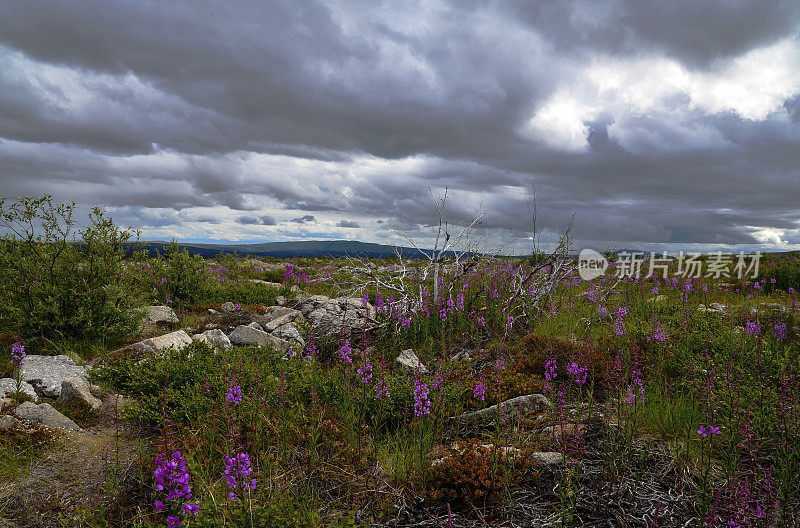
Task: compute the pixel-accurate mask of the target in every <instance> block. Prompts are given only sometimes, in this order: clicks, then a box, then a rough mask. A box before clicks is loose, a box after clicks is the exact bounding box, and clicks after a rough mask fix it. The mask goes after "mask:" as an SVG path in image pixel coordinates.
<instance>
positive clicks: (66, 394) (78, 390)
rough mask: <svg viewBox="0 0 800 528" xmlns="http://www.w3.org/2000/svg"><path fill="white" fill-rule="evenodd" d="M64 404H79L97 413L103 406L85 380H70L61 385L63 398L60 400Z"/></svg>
mask: <svg viewBox="0 0 800 528" xmlns="http://www.w3.org/2000/svg"><path fill="white" fill-rule="evenodd" d="M58 399H59V400H61V401H63V402H64V403H69V402H73V403H79V404H81V405H85V406H86V407H88V408H90V409H91V410H93V411H96V410H97V409H99V408H100V406H101V405H102V404H103V402H101V401H100V400H99V399H97V398H95V397H94V395H92V391H91V388H90V386H89V383H88V382H87V381H86V380H83V379H68V380H64V383H62V384H61V396H60V397H59V398H58Z"/></svg>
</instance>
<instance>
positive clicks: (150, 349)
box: [114, 330, 192, 357]
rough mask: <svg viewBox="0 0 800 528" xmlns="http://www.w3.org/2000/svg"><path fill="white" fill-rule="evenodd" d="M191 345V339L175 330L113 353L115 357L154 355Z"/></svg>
mask: <svg viewBox="0 0 800 528" xmlns="http://www.w3.org/2000/svg"><path fill="white" fill-rule="evenodd" d="M191 343H192V338H191V337H189V334H187V333H186V332H185V331H184V330H177V331H175V332H170V333H169V334H164V335H161V336H156V337H151V338H150V339H145V340H143V341H139V342H137V343H133V344H131V345H128V346H125V347H122V348H120V349H117V350H116V351H114V353H115V354H117V355H125V356H132V357H139V356H144V355H147V354H156V353H158V352H159V351H160V350H165V349H168V348H174V349H175V350H180V349H182V348H184V347H185V346H187V345H190V344H191Z"/></svg>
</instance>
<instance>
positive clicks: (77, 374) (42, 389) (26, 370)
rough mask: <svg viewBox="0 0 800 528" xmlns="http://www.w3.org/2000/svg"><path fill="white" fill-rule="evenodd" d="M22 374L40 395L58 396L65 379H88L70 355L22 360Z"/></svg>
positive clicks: (30, 357) (27, 357) (31, 357)
mask: <svg viewBox="0 0 800 528" xmlns="http://www.w3.org/2000/svg"><path fill="white" fill-rule="evenodd" d="M187 337H188V336H187ZM20 375H21V376H22V379H23V380H25V381H27V382H29V383H30V384H31V385H33V388H34V389H36V393H37V394H38V395H39V396H45V397H48V398H58V397H59V396H60V395H61V384H62V383H63V382H64V380H66V379H71V378H78V379H86V369H85V368H83V367H81V366H78V365H76V364H75V362H74V361H72V359H71V358H70V357H69V356H35V355H34V356H26V357H25V359H23V360H22V367H21V368H20Z"/></svg>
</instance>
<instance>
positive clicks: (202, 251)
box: [126, 240, 792, 258]
mask: <svg viewBox="0 0 800 528" xmlns="http://www.w3.org/2000/svg"><path fill="white" fill-rule="evenodd" d="M140 244H141V243H140ZM169 245H170V244H169V242H162V241H157V242H146V249H147V251H148V253H150V254H151V255H154V254H156V253H164V252H165V251H166V248H167V247H169ZM178 245H179V246H180V247H182V248H186V250H187V251H189V253H191V254H192V255H201V256H202V257H203V258H214V257H215V256H217V255H218V254H220V253H223V254H224V253H229V254H233V253H236V254H237V255H255V256H261V257H276V258H293V257H345V256H351V257H367V258H387V257H394V256H395V255H396V253H395V247H394V246H389V245H385V244H373V243H370V242H358V241H355V240H307V241H297V242H264V243H261V244H200V243H191V242H190V243H178ZM126 247H127V248H128V249H136V248H137V247H138V246H137V244H135V243H130V244H127V245H126ZM397 251H399V252H400V254H401V255H402V256H403V257H405V258H418V257H421V255H420V252H419V251H418V250H417V249H416V248H413V247H400V248H397ZM423 251H424V252H425V254H427V255H430V254H431V252H432V250H430V249H424V250H423ZM614 252H615V253H616V254H617V255H620V254H623V253H628V254H642V253H647V252H645V251H642V250H640V249H618V250H614ZM791 253H792V252H785V253H783V252H777V253H775V254H784V255H786V254H791ZM671 254H674V253H673V252H671ZM446 256H453V253H452V252H448V253H446ZM522 256H524V255H522ZM569 256H570V257H577V256H578V254H577V252H576V253H572V254H570V255H569Z"/></svg>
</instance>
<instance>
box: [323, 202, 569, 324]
mask: <svg viewBox="0 0 800 528" xmlns="http://www.w3.org/2000/svg"><path fill="white" fill-rule="evenodd" d="M428 191H429V193H430V195H431V198H432V199H433V202H434V205H435V208H436V209H435V210H436V213H437V216H438V222H437V223H436V224H435V226H436V227H435V228H436V236H435V238H434V244H433V249H431V250H425V249H423V248H422V244H421V242H420V241H419V240H418V239H415V238H414V237H412V236H411V235H409V234H408V233H403V232H398V235H399V236H400V237H402V238H403V239H404V240H405V241H406V242H407V243H408V245H410V246H411V247H412V248H413V249H414V252H413V254H412V255H410V256H409V255H408V254H407V252H404V251H403V250H402V249H401V248H400V247H397V246H395V248H394V251H395V257H396V259H397V264H393V265H391V266H385V267H382V268H378V267H377V266H376V265H375V263H373V262H370V261H368V260H367V259H365V258H361V257H356V256H348V257H346V259H347V261H348V264H347V266H346V267H345V268H343V270H345V271H347V272H348V273H350V274H351V275H352V277H353V278H354V280H353V282H352V283H351V284H349V285H347V287H346V288H339V289H340V291H342V292H343V293H344V294H346V295H349V296H356V295H357V296H361V295H363V294H364V293H365V292H366V291H368V290H377V291H381V292H385V293H389V294H390V295H392V297H393V298H394V301H393V302H394V305H393V308H399V309H400V312H401V313H406V312H408V311H416V310H417V309H419V308H420V307H422V306H423V305H424V304H425V299H424V296H425V292H426V291H427V290H426V284H427V283H428V281H429V280H431V281H432V282H433V287H432V293H433V302H434V303H437V302H439V300H440V299H441V298H442V297H443V295H446V294H447V292H443V291H441V287H440V278H441V277H442V276H443V275H444V274H447V275H448V276H449V279H450V280H448V281H447V288H448V291H451V290H452V288H453V285H454V284H456V281H455V280H453V279H457V278H458V277H461V276H464V275H466V274H468V273H472V272H474V271H476V270H481V269H485V270H490V269H492V267H493V265H492V264H491V262H492V261H493V260H494V258H495V257H497V256H499V255H500V251H501V249H500V247H497V248H491V247H490V246H489V244H488V242H487V239H486V237H485V236H476V228H477V227H478V226H479V225H480V224H481V221H482V220H483V218H484V217H485V216H486V214H487V211H486V210H485V209H484V208H483V206H482V205H481V207H479V209H478V211H476V212H475V214H474V215H472V216H470V217H469V218H467V219H466V220H464V221H462V222H461V223H459V224H453V223H451V222H450V221H449V220H448V218H447V214H446V206H447V199H448V197H449V189H448V188H447V187H445V191H444V194H442V195H441V196H440V197H437V196H435V195H434V193H433V190H432V189H431V188H430V187H429V188H428ZM529 210H530V211H531V225H532V240H533V248H532V253H533V254H534V255H539V256H540V257H539V258H537V259H535V260H533V261H532V266H528V265H526V263H524V262H521V263H520V264H519V265H518V266H517V267H516V269H515V273H514V274H513V278H512V295H511V296H510V297H509V298H506V299H504V300H503V301H502V302H503V304H504V306H505V307H506V308H507V310H508V312H507V313H509V314H512V316H514V317H515V318H516V317H522V316H528V315H530V314H531V313H532V310H534V309H535V308H536V307H538V306H539V304H540V303H541V301H542V299H544V298H546V297H547V296H548V295H550V294H551V293H552V292H553V291H554V290H555V289H556V288H557V287H558V285H559V283H560V281H561V280H562V279H563V278H564V277H565V276H566V275H567V274H569V273H570V272H571V271H572V270H573V268H574V263H572V262H571V260H570V259H569V258H568V256H569V252H570V251H571V249H572V236H571V231H572V220H570V222H569V224H568V225H567V226H566V228H565V229H564V230H563V231H562V233H561V234H560V236H559V238H558V240H557V242H556V243H555V244H554V246H553V248H552V250H551V251H550V252H549V253H548V252H544V251H543V248H544V247H545V243H544V237H543V233H542V230H541V228H540V225H539V222H540V219H539V218H538V212H537V209H536V201H535V195H534V196H533V204H532V208H531V205H530V202H529ZM420 261H421V262H422V264H420ZM337 287H338V286H337Z"/></svg>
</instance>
